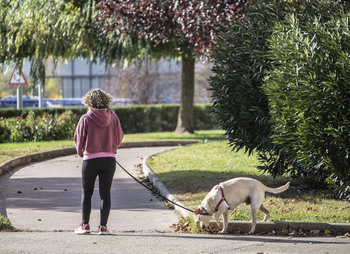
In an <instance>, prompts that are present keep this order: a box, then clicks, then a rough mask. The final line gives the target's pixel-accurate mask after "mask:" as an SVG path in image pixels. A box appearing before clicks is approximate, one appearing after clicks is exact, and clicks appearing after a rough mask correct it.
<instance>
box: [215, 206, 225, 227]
mask: <svg viewBox="0 0 350 254" xmlns="http://www.w3.org/2000/svg"><path fill="white" fill-rule="evenodd" d="M222 213H223V209H219V210H218V211H217V212H216V213H215V217H214V218H215V221H216V225H218V227H219V228H221V227H222V223H221V222H220V216H221V214H222Z"/></svg>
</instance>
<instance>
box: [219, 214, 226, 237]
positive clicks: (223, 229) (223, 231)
mask: <svg viewBox="0 0 350 254" xmlns="http://www.w3.org/2000/svg"><path fill="white" fill-rule="evenodd" d="M222 218H223V222H224V226H223V228H222V230H221V231H220V232H219V234H225V233H227V229H228V209H225V211H224V213H223V214H222Z"/></svg>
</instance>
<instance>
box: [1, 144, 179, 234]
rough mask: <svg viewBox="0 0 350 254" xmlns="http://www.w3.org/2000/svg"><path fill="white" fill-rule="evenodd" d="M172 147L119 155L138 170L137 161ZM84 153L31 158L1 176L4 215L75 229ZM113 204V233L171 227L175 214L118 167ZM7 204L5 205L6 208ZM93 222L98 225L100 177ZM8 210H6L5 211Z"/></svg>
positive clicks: (38, 226)
mask: <svg viewBox="0 0 350 254" xmlns="http://www.w3.org/2000/svg"><path fill="white" fill-rule="evenodd" d="M170 148H172V147H150V148H124V149H120V150H119V151H118V154H117V160H118V161H119V163H120V164H121V165H123V166H124V167H125V168H126V169H127V170H129V172H132V173H134V174H136V169H135V165H138V164H141V163H142V159H143V158H144V157H146V156H148V155H151V154H154V153H157V152H160V151H163V150H166V149H170ZM81 161H82V160H81V158H79V157H78V156H76V155H70V156H65V157H59V158H55V159H51V160H46V161H43V162H38V163H31V164H29V165H27V166H24V167H21V168H19V169H18V170H16V171H12V172H10V173H8V174H6V175H4V176H2V177H1V178H0V186H1V187H0V188H1V189H0V193H1V194H0V200H1V203H2V205H1V204H0V207H1V206H2V209H0V211H1V213H2V214H5V212H6V213H7V216H8V218H9V219H10V221H11V223H12V224H13V226H14V227H15V228H17V229H30V230H43V231H55V230H65V231H66V230H68V231H71V230H74V228H76V227H77V226H78V225H79V223H80V222H81V208H80V198H81ZM111 194H112V209H111V213H110V217H109V221H108V228H109V230H110V231H112V232H128V231H132V232H134V231H147V232H153V231H162V232H163V231H167V232H168V231H171V230H172V229H171V228H170V226H171V225H172V224H173V223H177V221H178V217H177V215H176V213H175V212H174V211H172V210H169V209H168V208H166V207H164V205H163V203H162V202H161V201H160V200H159V199H157V198H156V197H155V196H153V195H152V194H151V193H150V191H148V190H147V189H145V188H144V187H142V186H141V185H140V184H138V183H137V182H135V181H134V180H133V179H132V178H131V177H130V176H128V175H127V174H126V173H125V172H124V171H123V170H122V169H120V168H119V167H118V166H117V170H116V173H115V176H114V181H113V185H112V191H111ZM4 207H5V208H6V210H5V209H4ZM92 208H93V210H92V213H91V220H90V225H91V227H92V230H97V227H98V225H99V195H98V185H97V182H96V186H95V193H94V196H93V201H92ZM4 210H5V211H4Z"/></svg>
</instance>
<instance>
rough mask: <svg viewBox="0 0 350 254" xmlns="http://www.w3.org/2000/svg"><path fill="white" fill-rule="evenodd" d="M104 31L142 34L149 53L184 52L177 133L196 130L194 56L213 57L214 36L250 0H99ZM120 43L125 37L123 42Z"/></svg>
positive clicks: (174, 54)
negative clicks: (194, 120)
mask: <svg viewBox="0 0 350 254" xmlns="http://www.w3.org/2000/svg"><path fill="white" fill-rule="evenodd" d="M95 1H96V2H97V6H96V10H97V11H98V14H97V15H96V17H95V20H96V23H97V24H98V26H99V27H100V29H101V33H102V34H103V35H104V36H105V37H106V38H109V39H110V40H114V41H118V40H123V39H124V38H136V40H137V41H144V42H145V43H146V44H145V45H148V46H147V47H145V48H146V49H147V50H148V51H147V53H149V54H151V55H153V56H156V57H160V56H171V57H178V56H180V57H182V88H181V106H180V111H179V117H178V125H177V128H176V132H193V131H194V122H193V94H194V63H195V60H194V58H195V57H197V56H204V57H206V58H210V52H211V41H212V40H213V38H214V37H215V36H216V35H217V34H218V33H219V32H220V31H222V30H223V29H225V27H226V26H227V25H228V24H229V23H230V22H231V21H232V20H236V19H240V18H241V15H240V11H241V9H242V8H243V7H244V6H245V5H246V4H247V3H249V2H250V1H249V0H217V1H212V0H205V1H193V0H192V1H190V0H176V1H170V0H140V1H136V0H125V1H123V0H95ZM119 43H120V41H119Z"/></svg>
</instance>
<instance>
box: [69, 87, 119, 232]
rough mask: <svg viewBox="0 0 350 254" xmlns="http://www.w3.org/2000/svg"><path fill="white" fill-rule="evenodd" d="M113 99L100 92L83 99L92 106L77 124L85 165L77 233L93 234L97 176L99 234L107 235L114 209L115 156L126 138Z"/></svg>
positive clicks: (83, 166) (93, 91)
mask: <svg viewBox="0 0 350 254" xmlns="http://www.w3.org/2000/svg"><path fill="white" fill-rule="evenodd" d="M111 101H112V96H110V95H109V94H107V93H106V92H104V91H102V90H100V89H92V90H90V91H89V92H88V93H87V94H86V95H85V96H84V97H83V99H82V103H83V104H84V105H86V106H88V107H89V111H88V112H87V114H85V115H83V116H82V117H81V118H80V120H79V122H78V125H77V128H76V131H75V135H74V143H75V147H76V149H77V153H78V155H79V156H80V157H83V164H82V185H83V191H82V198H81V206H82V223H81V224H80V226H79V228H77V229H76V230H75V231H74V232H75V233H77V234H86V233H90V225H89V220H90V212H91V197H92V194H93V192H94V185H95V180H96V178H97V176H98V177H99V191H100V197H101V205H100V226H99V228H98V231H99V234H108V233H109V232H108V230H107V220H108V216H109V212H110V209H111V185H112V181H113V175H114V171H115V168H116V166H115V164H116V163H115V154H116V153H117V149H118V147H119V145H120V144H121V142H122V139H123V135H124V134H123V131H122V129H121V126H120V122H119V119H118V117H117V115H116V114H115V113H114V112H113V111H112V110H111V108H110V103H111Z"/></svg>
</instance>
